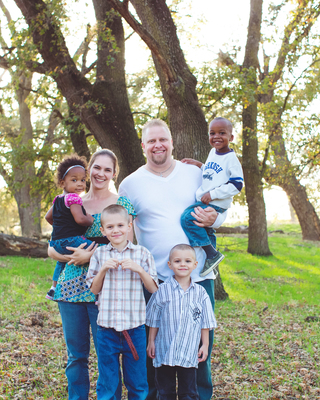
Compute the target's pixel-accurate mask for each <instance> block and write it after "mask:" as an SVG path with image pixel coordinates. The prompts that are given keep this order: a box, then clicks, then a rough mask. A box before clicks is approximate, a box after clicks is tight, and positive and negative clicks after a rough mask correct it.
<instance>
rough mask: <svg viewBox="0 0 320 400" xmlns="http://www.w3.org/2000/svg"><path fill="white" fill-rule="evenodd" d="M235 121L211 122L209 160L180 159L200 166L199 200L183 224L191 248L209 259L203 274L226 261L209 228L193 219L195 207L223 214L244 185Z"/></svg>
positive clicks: (219, 119) (184, 214)
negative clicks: (232, 145) (234, 143)
mask: <svg viewBox="0 0 320 400" xmlns="http://www.w3.org/2000/svg"><path fill="white" fill-rule="evenodd" d="M232 129H233V126H232V123H231V122H230V121H229V120H227V119H226V118H222V117H218V118H215V119H214V120H212V121H211V122H210V124H209V143H210V144H211V146H212V147H213V149H212V150H211V151H210V153H209V156H208V158H207V161H206V163H205V164H204V165H203V164H202V163H201V162H200V161H196V160H193V159H191V158H185V159H183V160H181V161H182V162H184V163H186V164H192V165H196V166H197V167H199V168H201V169H202V171H203V173H202V184H201V186H200V187H199V189H198V190H197V192H196V199H197V203H195V204H193V205H191V206H190V207H188V208H187V209H186V210H185V211H184V212H183V214H182V216H181V226H182V228H183V230H184V231H185V233H186V235H187V236H188V239H189V242H190V245H191V246H192V247H196V246H200V247H202V248H203V250H204V251H205V252H206V256H207V259H206V262H205V265H204V267H203V269H202V271H201V272H200V276H205V275H207V274H209V272H211V271H212V270H213V269H214V268H215V267H216V266H217V265H218V264H219V263H220V261H222V260H223V258H224V255H223V254H221V253H220V252H219V251H217V250H216V249H215V247H214V243H213V242H212V240H211V238H212V235H210V234H209V233H210V232H209V229H210V228H205V227H202V226H201V224H200V225H199V223H198V222H197V221H196V220H195V218H194V208H195V207H201V208H203V209H205V208H207V207H208V206H209V207H212V208H213V209H215V210H216V211H217V213H224V212H225V211H226V210H227V209H228V208H229V207H230V206H231V203H232V199H233V196H235V195H236V194H238V193H240V191H241V189H242V186H243V172H242V167H241V164H240V162H239V160H238V158H237V156H236V155H235V152H234V151H233V150H232V149H230V148H229V143H230V142H232V140H233V134H232Z"/></svg>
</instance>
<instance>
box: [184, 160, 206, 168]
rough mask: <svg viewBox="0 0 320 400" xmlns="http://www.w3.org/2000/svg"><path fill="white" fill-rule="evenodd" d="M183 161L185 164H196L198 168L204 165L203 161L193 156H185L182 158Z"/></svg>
mask: <svg viewBox="0 0 320 400" xmlns="http://www.w3.org/2000/svg"><path fill="white" fill-rule="evenodd" d="M181 162H182V163H183V164H191V165H195V166H196V167H198V168H201V167H202V162H200V161H197V160H194V159H193V158H183V159H182V160H181Z"/></svg>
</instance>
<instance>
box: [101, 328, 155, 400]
mask: <svg viewBox="0 0 320 400" xmlns="http://www.w3.org/2000/svg"><path fill="white" fill-rule="evenodd" d="M127 332H128V334H129V335H130V338H131V340H132V342H133V344H134V346H135V348H136V350H137V353H138V355H139V360H137V361H136V360H135V359H134V358H133V355H132V352H131V350H130V347H129V345H128V343H127V341H126V339H125V337H124V335H123V333H122V332H117V331H116V330H114V329H112V328H103V327H101V326H99V325H98V332H97V343H98V354H99V357H98V368H99V378H98V382H97V398H98V400H120V399H121V392H120V393H119V390H118V387H119V365H120V361H119V356H120V354H122V369H123V379H124V384H125V386H126V388H127V390H128V399H129V400H145V398H146V397H147V394H148V381H147V366H146V361H147V352H146V342H147V339H146V330H145V326H144V325H141V326H138V327H137V328H133V329H128V331H127Z"/></svg>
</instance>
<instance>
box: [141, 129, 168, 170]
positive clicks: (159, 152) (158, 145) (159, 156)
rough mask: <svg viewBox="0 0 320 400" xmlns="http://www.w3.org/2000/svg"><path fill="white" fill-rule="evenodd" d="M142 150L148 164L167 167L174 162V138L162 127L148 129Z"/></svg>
mask: <svg viewBox="0 0 320 400" xmlns="http://www.w3.org/2000/svg"><path fill="white" fill-rule="evenodd" d="M142 148H143V150H144V153H145V155H146V157H147V163H149V164H151V165H154V166H157V167H159V166H161V167H166V166H167V165H170V163H171V162H172V157H171V156H172V149H173V146H172V138H171V136H170V134H169V132H168V131H167V130H166V129H164V128H163V127H162V126H158V125H154V126H151V127H150V128H148V129H147V131H146V134H145V137H144V141H143V143H142Z"/></svg>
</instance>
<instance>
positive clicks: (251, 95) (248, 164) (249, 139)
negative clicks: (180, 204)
mask: <svg viewBox="0 0 320 400" xmlns="http://www.w3.org/2000/svg"><path fill="white" fill-rule="evenodd" d="M261 17H262V0H251V8H250V20H249V26H248V35H247V43H246V50H245V57H244V61H243V76H242V80H243V90H244V92H245V95H244V96H245V98H244V102H243V109H242V168H243V174H244V180H245V190H246V199H247V203H248V211H249V237H248V252H249V253H251V254H258V255H264V256H269V255H272V253H271V251H270V249H269V245H268V234H267V221H266V210H265V203H264V199H263V190H262V189H263V187H262V177H261V173H260V164H259V159H258V138H257V113H258V99H257V93H256V90H257V86H258V85H257V77H256V68H257V67H258V50H259V43H260V30H261Z"/></svg>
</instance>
